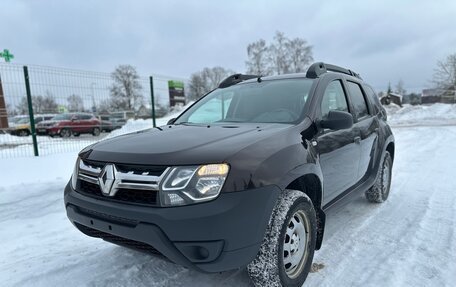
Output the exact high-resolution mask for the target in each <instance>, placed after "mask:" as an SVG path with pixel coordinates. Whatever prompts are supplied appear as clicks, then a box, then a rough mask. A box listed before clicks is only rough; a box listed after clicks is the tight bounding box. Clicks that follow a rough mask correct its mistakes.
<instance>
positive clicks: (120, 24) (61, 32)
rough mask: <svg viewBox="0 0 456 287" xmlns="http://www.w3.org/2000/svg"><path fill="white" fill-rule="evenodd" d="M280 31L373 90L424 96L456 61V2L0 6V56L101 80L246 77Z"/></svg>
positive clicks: (208, 0) (10, 0) (11, 0)
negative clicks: (122, 68)
mask: <svg viewBox="0 0 456 287" xmlns="http://www.w3.org/2000/svg"><path fill="white" fill-rule="evenodd" d="M317 2H318V3H317ZM323 2H324V3H323ZM275 31H282V32H284V33H285V34H286V36H288V37H290V38H294V37H300V38H304V39H306V40H307V41H308V42H309V43H310V44H311V45H313V47H314V50H313V51H314V59H315V60H316V61H325V62H329V63H334V64H337V65H342V66H346V67H349V68H352V69H353V70H355V71H357V72H359V73H360V74H361V75H362V76H363V78H364V79H365V80H367V81H368V82H370V83H371V84H372V85H373V86H374V87H375V88H376V89H377V90H381V89H386V86H387V84H388V82H389V81H391V83H392V84H393V85H394V84H395V83H396V82H397V81H398V80H399V79H403V81H404V83H405V87H406V89H408V90H410V91H418V90H420V89H422V88H425V87H428V86H430V83H429V80H430V79H431V78H432V73H433V69H434V67H435V63H436V61H437V60H439V59H442V58H444V57H446V55H448V54H450V53H456V1H451V0H449V1H385V0H383V1H376V2H375V3H373V1H215V0H195V1H169V0H168V1H131V0H130V1H112V0H106V1H74V0H72V1H62V0H56V1H45V0H43V1H31V0H30V1H18V0H6V1H5V0H2V1H1V8H0V50H3V49H4V48H8V49H10V51H11V52H12V53H13V54H14V55H15V59H14V61H15V62H17V63H27V64H40V65H50V66H58V67H67V68H78V69H85V70H94V71H102V72H110V71H112V70H113V69H114V67H115V66H116V65H118V64H131V65H134V66H136V67H137V68H138V70H139V71H140V73H141V74H143V75H149V74H151V73H154V74H164V75H173V76H179V77H185V78H187V77H188V76H189V75H190V74H191V73H192V72H195V71H198V70H200V69H202V68H203V67H212V66H223V67H225V68H230V69H232V70H235V71H238V72H244V71H245V60H246V46H247V44H248V43H250V42H253V41H256V40H258V39H260V38H263V39H265V40H266V41H268V42H270V41H271V40H272V37H273V35H274V33H275Z"/></svg>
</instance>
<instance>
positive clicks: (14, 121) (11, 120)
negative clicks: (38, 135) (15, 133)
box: [8, 115, 29, 126]
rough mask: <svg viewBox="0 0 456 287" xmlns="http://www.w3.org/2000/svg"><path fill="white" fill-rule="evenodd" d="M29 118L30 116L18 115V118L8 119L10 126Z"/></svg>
mask: <svg viewBox="0 0 456 287" xmlns="http://www.w3.org/2000/svg"><path fill="white" fill-rule="evenodd" d="M28 117H29V116H28V115H17V116H14V117H8V125H9V126H11V125H14V124H15V123H17V122H18V121H19V120H21V119H24V118H28Z"/></svg>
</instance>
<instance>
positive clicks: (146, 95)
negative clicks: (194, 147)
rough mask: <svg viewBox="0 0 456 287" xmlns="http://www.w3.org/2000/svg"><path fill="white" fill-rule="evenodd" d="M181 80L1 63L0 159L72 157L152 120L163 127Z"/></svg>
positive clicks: (126, 70)
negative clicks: (104, 140)
mask: <svg viewBox="0 0 456 287" xmlns="http://www.w3.org/2000/svg"><path fill="white" fill-rule="evenodd" d="M171 80H173V81H171ZM184 81H185V80H184V79H179V78H172V77H164V76H153V77H141V76H139V75H138V74H137V73H136V71H135V70H134V68H132V67H131V66H120V67H119V68H117V69H116V70H115V71H114V72H113V73H99V72H89V71H80V70H70V69H62V68H54V67H43V66H23V65H15V64H6V63H5V64H4V63H1V64H0V158H5V157H23V156H33V155H43V154H52V153H61V152H74V151H78V150H80V149H82V148H83V147H85V146H87V145H89V144H91V143H93V142H96V141H99V140H102V139H105V138H109V137H112V136H115V135H117V134H120V133H125V132H129V131H135V130H139V129H144V128H148V127H152V126H153V124H154V123H155V121H156V119H155V118H159V119H158V124H163V120H161V119H160V117H162V116H164V115H165V114H167V113H168V112H169V110H170V106H169V104H170V102H172V103H173V104H174V102H173V98H171V99H170V97H169V92H170V91H172V92H173V93H174V92H175V91H174V88H173V87H174V86H176V82H177V83H181V82H182V83H183V82H184ZM171 83H172V84H171ZM177 86H179V85H177ZM151 87H153V88H152V90H151ZM179 92H181V93H182V96H183V90H182V91H179ZM184 103H185V98H184V100H182V101H181V102H179V101H178V104H180V105H182V104H184ZM154 115H155V116H154Z"/></svg>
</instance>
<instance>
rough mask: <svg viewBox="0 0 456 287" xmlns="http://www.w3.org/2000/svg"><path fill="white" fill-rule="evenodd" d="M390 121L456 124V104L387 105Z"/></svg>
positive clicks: (420, 123)
mask: <svg viewBox="0 0 456 287" xmlns="http://www.w3.org/2000/svg"><path fill="white" fill-rule="evenodd" d="M385 109H386V112H387V113H388V122H390V124H392V125H439V124H456V105H452V104H440V103H437V104H433V105H416V106H412V105H408V104H407V105H404V106H403V107H399V106H398V105H395V104H391V105H388V106H385Z"/></svg>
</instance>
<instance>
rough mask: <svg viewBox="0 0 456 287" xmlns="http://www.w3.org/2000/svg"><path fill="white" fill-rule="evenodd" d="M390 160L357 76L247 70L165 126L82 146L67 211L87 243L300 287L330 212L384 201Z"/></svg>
mask: <svg viewBox="0 0 456 287" xmlns="http://www.w3.org/2000/svg"><path fill="white" fill-rule="evenodd" d="M393 159H394V138H393V135H392V133H391V129H390V127H389V126H388V124H387V123H386V113H385V110H384V109H383V108H382V106H381V105H380V102H379V100H378V98H377V97H376V95H375V93H374V91H373V90H372V88H371V87H370V86H369V85H367V84H366V83H364V82H363V81H362V79H361V78H360V77H359V75H358V74H356V73H354V72H353V71H351V70H347V69H344V68H341V67H338V66H334V65H328V64H324V63H315V64H313V65H312V66H311V67H310V68H309V69H308V71H307V73H306V74H291V75H281V76H271V77H261V76H253V75H241V74H236V75H233V76H231V77H228V78H227V79H225V80H224V81H223V82H222V83H221V84H220V86H219V88H218V89H215V90H214V91H212V92H210V93H208V94H207V95H206V96H204V97H203V98H201V99H200V100H199V101H197V102H195V103H194V104H193V105H192V106H190V107H189V108H188V109H187V110H186V111H184V112H183V113H182V114H181V115H180V116H179V117H178V118H176V119H173V120H171V121H170V122H169V123H168V124H167V125H166V126H162V127H157V128H154V129H150V130H146V131H141V132H137V133H133V134H128V135H123V136H119V137H116V138H113V139H110V140H105V141H101V142H98V143H96V144H94V145H91V146H88V147H87V148H85V149H84V150H82V151H81V152H80V153H79V156H78V159H77V161H76V166H75V169H74V173H73V176H72V179H71V180H70V182H69V183H68V185H67V186H66V188H65V207H66V211H67V215H68V217H69V219H70V220H71V222H72V223H73V224H74V225H75V226H76V227H77V228H78V229H79V230H80V231H81V232H83V233H85V234H87V235H89V236H93V237H99V238H102V239H104V240H106V241H109V242H113V243H116V244H120V245H124V246H129V247H134V248H137V249H142V250H145V251H150V252H154V253H160V254H162V255H164V256H166V257H167V258H169V259H170V260H171V261H173V262H175V263H178V264H181V265H184V266H187V267H190V268H194V269H196V270H200V271H204V272H220V271H225V270H230V269H237V268H241V267H245V266H247V269H248V272H249V274H250V277H251V279H252V281H253V282H254V283H255V285H257V286H281V285H282V286H301V284H302V283H303V282H304V281H305V279H306V277H307V274H308V272H309V270H310V268H311V264H312V259H313V255H314V250H318V249H319V248H320V246H321V244H322V240H323V232H324V230H325V212H326V211H327V209H328V208H330V207H332V206H334V204H336V203H338V202H341V200H342V199H343V198H345V197H347V195H349V194H353V193H355V192H365V195H366V197H367V199H368V200H369V201H370V202H376V203H380V202H383V201H385V200H386V199H387V197H388V193H389V189H390V181H391V169H392V165H393Z"/></svg>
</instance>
